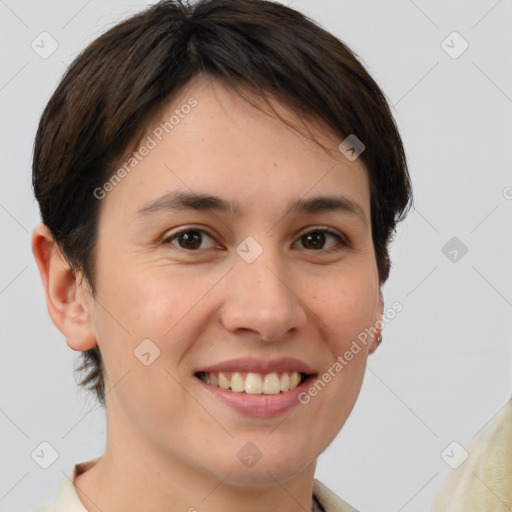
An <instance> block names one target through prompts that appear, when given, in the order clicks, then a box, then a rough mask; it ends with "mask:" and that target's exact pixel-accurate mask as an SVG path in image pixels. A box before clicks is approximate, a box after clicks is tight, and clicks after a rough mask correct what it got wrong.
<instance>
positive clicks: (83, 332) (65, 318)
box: [32, 224, 97, 351]
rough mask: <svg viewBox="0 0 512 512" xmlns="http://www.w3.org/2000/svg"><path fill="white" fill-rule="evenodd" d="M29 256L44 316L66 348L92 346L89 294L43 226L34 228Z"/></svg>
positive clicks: (94, 341)
mask: <svg viewBox="0 0 512 512" xmlns="http://www.w3.org/2000/svg"><path fill="white" fill-rule="evenodd" d="M32 252H33V254H34V258H35V260H36V263H37V266H38V268H39V273H40V275H41V280H42V282H43V287H44V291H45V297H46V306H47V308H48V313H49V315H50V318H51V319H52V321H53V323H54V324H55V326H56V327H57V328H58V329H59V331H61V332H62V334H64V336H65V337H66V343H67V344H68V346H69V347H70V348H72V349H73V350H77V351H82V350H88V349H90V348H92V347H94V346H96V345H97V341H96V337H95V336H94V333H93V330H92V327H91V318H90V309H91V304H92V300H91V297H90V294H89V293H88V292H86V291H85V290H84V289H83V288H82V286H80V285H79V281H78V278H76V277H75V276H74V274H73V272H72V271H71V268H70V266H69V264H68V262H67V261H66V259H65V258H64V257H63V255H62V254H61V251H60V249H59V247H58V245H57V243H56V242H55V240H54V238H53V236H52V234H51V232H50V230H49V229H48V227H47V226H45V225H44V224H40V225H38V226H37V227H36V228H35V229H34V231H33V233H32Z"/></svg>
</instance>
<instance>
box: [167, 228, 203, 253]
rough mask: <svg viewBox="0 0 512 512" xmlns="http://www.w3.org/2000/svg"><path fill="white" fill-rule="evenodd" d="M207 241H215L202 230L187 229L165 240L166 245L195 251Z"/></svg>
mask: <svg viewBox="0 0 512 512" xmlns="http://www.w3.org/2000/svg"><path fill="white" fill-rule="evenodd" d="M207 239H210V240H212V241H213V239H212V237H211V236H210V235H209V234H208V233H206V232H205V231H203V230H202V229H186V230H183V231H180V232H179V233H176V234H174V235H172V236H169V237H167V238H166V239H165V240H164V243H167V244H168V243H171V244H173V245H177V246H178V247H180V248H181V249H186V250H190V251H194V250H196V249H199V248H200V247H201V244H202V243H203V242H204V241H205V240H207ZM208 248H209V247H206V249H208Z"/></svg>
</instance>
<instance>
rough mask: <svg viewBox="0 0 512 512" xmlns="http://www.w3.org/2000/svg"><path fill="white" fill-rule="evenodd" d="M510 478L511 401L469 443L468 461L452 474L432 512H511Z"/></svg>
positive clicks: (511, 452)
mask: <svg viewBox="0 0 512 512" xmlns="http://www.w3.org/2000/svg"><path fill="white" fill-rule="evenodd" d="M452 453H453V451H452ZM511 474H512V400H511V401H509V402H508V403H507V404H506V405H505V407H503V408H502V410H501V411H500V412H499V414H497V416H496V417H495V418H494V420H493V421H491V423H490V424H489V425H488V426H487V427H486V428H484V429H483V430H482V431H481V432H480V433H479V434H478V435H477V436H475V437H474V439H473V440H472V441H471V442H470V444H469V446H468V448H467V458H466V460H464V461H461V462H460V463H459V466H457V467H456V468H455V469H453V470H452V471H451V472H450V474H449V475H448V478H447V480H446V482H445V483H444V486H443V488H442V489H441V492H440V493H439V494H438V496H437V498H436V501H435V503H434V507H433V509H432V510H433V511H434V512H437V511H439V512H458V511H461V510H463V511H464V512H479V511H481V510H505V509H507V510H511V508H512V485H511V483H510V475H511Z"/></svg>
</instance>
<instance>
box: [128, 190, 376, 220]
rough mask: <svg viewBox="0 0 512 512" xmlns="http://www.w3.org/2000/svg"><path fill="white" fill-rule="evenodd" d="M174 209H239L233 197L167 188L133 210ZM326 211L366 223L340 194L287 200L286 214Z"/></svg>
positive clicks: (231, 212) (142, 212)
mask: <svg viewBox="0 0 512 512" xmlns="http://www.w3.org/2000/svg"><path fill="white" fill-rule="evenodd" d="M178 210H197V211H207V212H218V213H224V214H229V215H232V216H237V215H240V213H241V207H240V203H237V202H235V201H228V200H226V199H222V198H221V197H217V196H212V195H209V194H198V193H193V192H169V193H166V194H163V195H162V196H160V197H158V198H156V199H154V200H153V201H150V202H149V203H147V204H145V205H144V206H142V208H140V209H139V210H138V211H137V217H144V216H146V215H149V214H152V213H156V212H162V211H178ZM328 211H342V212H346V213H349V214H352V215H355V216H357V217H358V218H359V219H360V220H361V221H362V222H363V224H365V225H367V224H368V220H367V218H366V215H365V214H364V211H363V209H362V208H361V206H359V204H357V203H356V202H354V201H352V200H351V199H349V198H348V197H345V196H343V195H339V196H317V197H313V198H311V199H298V200H297V201H294V202H292V203H290V204H289V206H288V209H287V211H286V214H291V213H296V214H301V213H302V214H303V213H323V212H328Z"/></svg>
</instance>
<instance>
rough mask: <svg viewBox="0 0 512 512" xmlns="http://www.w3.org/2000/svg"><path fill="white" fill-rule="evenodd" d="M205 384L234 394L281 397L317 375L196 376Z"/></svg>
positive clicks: (226, 373) (202, 373)
mask: <svg viewBox="0 0 512 512" xmlns="http://www.w3.org/2000/svg"><path fill="white" fill-rule="evenodd" d="M194 376H195V377H197V378H198V379H199V380H201V381H202V382H204V383H205V384H207V385H209V386H212V387H217V388H221V389H223V390H226V391H231V392H233V393H240V394H248V395H279V394H283V393H288V392H290V391H293V390H294V389H295V388H297V387H298V386H300V385H302V384H304V382H306V381H308V380H309V379H312V378H313V377H314V376H315V374H313V373H304V372H299V371H275V372H269V373H255V372H242V371H238V372H237V371H208V372H207V371H200V372H196V373H195V374H194Z"/></svg>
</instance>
